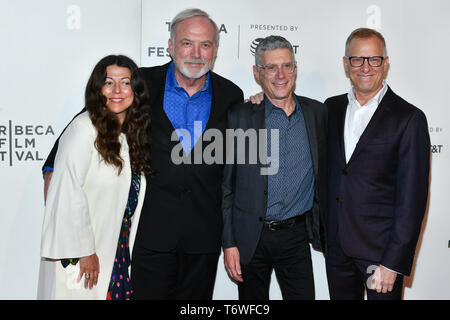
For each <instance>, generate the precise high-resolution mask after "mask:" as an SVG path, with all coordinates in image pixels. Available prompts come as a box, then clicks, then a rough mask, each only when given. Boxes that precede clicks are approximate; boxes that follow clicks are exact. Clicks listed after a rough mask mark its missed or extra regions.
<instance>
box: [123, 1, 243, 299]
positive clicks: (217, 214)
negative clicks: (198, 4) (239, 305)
mask: <svg viewBox="0 0 450 320" xmlns="http://www.w3.org/2000/svg"><path fill="white" fill-rule="evenodd" d="M218 46H219V30H218V28H217V25H216V24H215V23H214V21H213V20H212V19H211V18H210V17H209V16H208V14H207V13H205V12H203V11H201V10H199V9H188V10H185V11H182V12H180V13H179V14H178V15H177V16H175V18H174V19H173V20H172V23H171V37H170V39H169V51H170V54H171V57H172V60H173V61H171V62H170V63H168V64H166V65H163V66H158V67H152V68H141V72H142V74H143V77H144V79H146V80H147V85H148V89H149V92H150V98H151V108H152V110H151V121H152V128H151V133H150V139H151V140H150V141H151V148H152V150H151V151H152V154H151V159H152V160H151V165H152V169H153V170H154V172H155V174H154V175H153V176H151V177H147V181H148V185H149V186H148V192H147V193H146V197H145V201H144V205H143V209H142V214H141V219H140V222H139V227H138V231H137V235H136V242H135V245H134V251H133V261H132V267H131V268H132V271H131V277H132V282H133V290H134V292H133V298H134V299H212V294H213V289H214V282H215V277H216V271H217V262H218V258H219V254H220V247H221V234H222V221H221V211H220V207H221V189H220V185H221V179H222V172H223V165H222V164H218V163H213V164H207V163H205V162H204V161H203V160H202V161H201V163H196V164H192V163H193V162H191V164H190V163H181V164H179V165H176V164H175V163H174V162H173V160H172V159H171V151H172V149H173V148H174V147H175V146H176V145H177V144H178V143H181V145H182V147H183V148H182V150H183V152H184V155H187V156H191V155H192V154H193V153H194V148H200V149H202V150H201V151H202V153H203V150H204V148H206V147H207V146H208V144H207V143H206V142H203V143H202V135H203V133H205V130H208V129H218V130H220V131H221V132H222V134H223V136H225V128H226V115H227V111H228V108H229V107H230V106H232V105H233V104H236V103H239V102H241V101H242V100H243V93H242V90H241V89H239V88H238V87H237V86H236V85H235V84H233V83H232V82H231V81H229V80H227V79H225V78H222V77H221V76H219V75H217V74H215V73H214V72H212V71H211V69H212V68H213V66H214V62H215V59H216V56H217V50H218ZM194 122H195V126H196V127H195V130H194ZM199 124H201V128H200V127H199ZM176 130H183V131H184V132H189V136H190V139H186V137H185V136H184V135H183V136H180V135H178V136H179V137H180V139H179V140H177V141H172V140H171V136H172V133H173V132H174V131H176ZM198 132H201V136H199V134H198ZM194 133H195V134H194ZM189 140H190V141H189ZM222 154H225V152H223V153H222Z"/></svg>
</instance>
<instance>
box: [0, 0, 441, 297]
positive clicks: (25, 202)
mask: <svg viewBox="0 0 450 320" xmlns="http://www.w3.org/2000/svg"><path fill="white" fill-rule="evenodd" d="M190 7H199V8H202V9H203V10H205V11H207V12H209V13H210V14H211V16H212V18H213V19H214V20H215V21H216V22H217V24H218V25H219V28H220V29H221V42H220V48H219V56H218V59H217V62H216V65H215V71H216V72H217V73H219V74H221V75H223V76H225V77H227V78H229V79H231V80H233V81H234V82H235V83H236V84H238V85H239V86H240V87H241V88H242V89H243V91H244V94H245V95H246V96H249V95H250V94H252V93H255V92H258V91H260V89H259V87H258V86H257V84H256V83H255V81H254V80H253V76H252V72H251V66H252V64H253V63H254V57H253V55H252V53H251V50H250V48H251V45H252V43H253V42H254V41H256V40H257V38H260V37H265V36H267V35H270V34H280V35H282V36H284V37H286V38H287V39H289V40H290V41H291V42H292V43H293V45H294V47H295V49H296V56H297V60H298V63H299V76H298V80H297V88H296V93H297V94H301V95H305V96H309V97H311V98H314V99H317V100H320V101H324V100H325V99H326V98H327V97H328V96H332V95H336V94H340V93H344V92H346V91H347V90H348V87H349V82H348V80H347V79H346V78H345V74H344V70H343V67H342V56H343V54H344V43H345V40H346V38H347V36H348V34H349V33H350V32H351V31H352V30H353V29H355V28H357V27H361V26H368V27H372V28H376V29H378V30H380V31H381V32H382V33H383V35H384V36H385V38H386V41H387V46H388V53H389V56H390V62H391V69H390V73H389V77H388V83H389V85H390V86H391V87H392V88H393V90H394V91H395V92H396V93H397V94H399V95H400V96H402V97H403V98H405V99H406V100H408V101H409V102H411V103H413V104H414V105H416V106H418V107H419V108H421V109H422V110H423V111H424V112H425V114H426V115H427V118H428V123H429V128H430V135H431V141H432V145H433V147H432V151H433V153H432V176H431V188H430V200H429V210H428V212H427V215H426V218H425V221H424V225H423V228H422V233H421V239H420V243H419V246H418V249H417V255H416V261H415V267H414V270H413V274H412V276H411V277H408V278H407V279H406V284H407V286H406V288H405V293H404V298H405V299H450V292H449V291H448V290H447V286H448V285H450V275H449V274H448V270H450V255H449V251H450V249H449V247H450V243H449V240H450V232H449V231H450V216H449V215H448V214H447V212H448V211H447V208H448V207H449V204H450V203H449V200H448V189H447V188H448V187H449V184H448V181H449V180H450V174H449V169H448V166H445V164H448V163H449V158H448V152H447V149H446V148H447V146H448V145H449V144H448V143H449V141H450V137H449V133H448V130H449V126H448V122H449V116H450V111H448V107H447V106H446V105H445V101H446V100H445V98H444V95H446V94H447V92H448V91H449V89H450V88H449V84H448V80H447V74H448V73H449V72H450V59H448V57H447V53H448V51H449V49H450V40H449V36H448V34H449V32H450V21H449V20H448V14H449V13H450V2H449V1H448V0H433V1H423V0H408V1H405V0H397V1H388V0H378V1H366V0H341V1H333V0H318V1H315V2H311V1H305V0H297V1H295V2H293V1H289V0H277V1H268V0H249V1H245V2H244V1H242V0H240V1H238V0H228V1H213V0H191V1H183V0H165V1H164V2H163V3H161V2H157V1H154V0H96V1H89V0H71V1H68V0H41V1H33V0H18V1H2V2H1V4H0V40H1V41H0V50H1V51H0V52H1V54H0V56H1V58H2V63H1V64H0V88H1V93H2V99H0V177H1V179H0V190H1V192H0V201H1V204H2V205H1V208H2V209H1V211H0V221H1V226H2V232H1V233H0V274H2V277H0V289H1V290H0V299H34V298H35V296H36V287H37V275H38V262H39V246H40V232H41V225H42V218H43V194H42V176H41V173H40V168H41V166H42V164H43V162H44V159H45V157H46V155H47V154H48V152H49V150H50V148H51V146H52V145H53V142H54V140H55V138H56V136H58V135H59V134H60V132H61V130H62V129H63V128H64V126H65V125H66V124H67V122H68V121H70V119H71V118H72V117H73V115H74V114H75V113H77V112H78V111H79V110H80V109H81V108H82V106H83V93H84V87H85V84H86V82H87V78H88V76H89V74H90V72H91V71H92V68H93V66H94V64H95V63H96V62H97V61H98V60H99V59H100V58H101V57H103V56H105V55H107V54H111V53H114V54H119V53H120V54H126V55H128V56H130V57H131V58H132V59H134V60H135V61H136V62H137V63H138V64H139V65H141V66H152V65H156V64H163V63H165V62H167V61H168V60H169V58H168V56H167V52H166V49H167V39H168V38H169V24H170V21H171V19H172V18H173V16H174V15H175V14H176V13H177V12H179V11H181V10H183V9H186V8H190ZM313 264H314V272H315V274H314V276H315V282H316V297H317V299H328V298H329V296H328V291H327V290H328V289H327V283H326V275H325V269H324V259H323V257H322V254H321V253H319V252H313ZM214 298H215V299H236V298H237V288H236V286H235V285H234V283H232V282H231V281H230V280H229V279H228V277H227V276H226V274H225V271H224V268H223V262H222V260H220V262H219V268H218V275H217V281H216V288H215V292H214ZM271 298H272V299H280V298H281V295H280V292H279V288H278V285H277V283H276V280H275V277H273V281H272V287H271Z"/></svg>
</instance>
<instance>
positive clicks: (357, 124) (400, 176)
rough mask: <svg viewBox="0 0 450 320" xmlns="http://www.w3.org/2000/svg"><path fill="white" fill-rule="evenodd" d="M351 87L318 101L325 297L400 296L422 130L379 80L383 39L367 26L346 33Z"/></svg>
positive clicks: (418, 115) (421, 120) (424, 143)
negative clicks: (323, 113) (324, 173)
mask: <svg viewBox="0 0 450 320" xmlns="http://www.w3.org/2000/svg"><path fill="white" fill-rule="evenodd" d="M343 62H344V68H345V71H346V75H347V77H348V78H350V81H351V84H352V88H351V90H350V91H349V93H348V94H343V95H340V96H336V97H331V98H329V99H327V100H326V101H325V104H326V105H327V106H328V110H329V131H328V164H329V171H328V173H329V183H328V200H329V212H328V232H327V235H328V237H327V238H328V254H327V258H326V265H327V277H328V285H329V291H330V297H331V299H363V298H364V289H365V287H366V289H367V298H368V299H401V298H402V286H403V276H404V275H409V273H410V272H411V268H412V264H413V259H414V253H415V248H416V244H417V240H418V237H419V233H420V229H421V224H422V220H423V216H424V213H425V210H426V203H427V196H428V184H429V169H430V138H429V134H428V125H427V120H426V117H425V115H424V113H423V112H422V111H421V110H419V109H418V108H416V107H414V106H413V105H411V104H410V103H408V102H406V101H405V100H403V99H402V98H400V97H399V96H397V95H396V94H395V93H394V92H393V91H392V90H391V88H390V87H389V86H388V85H387V84H386V82H385V78H386V76H387V72H388V69H389V57H388V56H387V50H386V43H385V40H384V38H383V36H382V35H381V34H380V33H379V32H377V31H375V30H372V29H367V28H360V29H357V30H355V31H353V32H352V33H351V34H350V36H349V37H348V39H347V43H346V48H345V56H344V58H343Z"/></svg>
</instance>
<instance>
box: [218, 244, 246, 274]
mask: <svg viewBox="0 0 450 320" xmlns="http://www.w3.org/2000/svg"><path fill="white" fill-rule="evenodd" d="M223 253H224V258H223V259H224V264H225V269H227V272H228V274H229V275H230V277H231V278H233V279H234V280H236V281H239V282H244V280H243V279H242V271H241V263H240V255H239V250H238V248H237V247H232V248H228V249H225V250H224V251H223Z"/></svg>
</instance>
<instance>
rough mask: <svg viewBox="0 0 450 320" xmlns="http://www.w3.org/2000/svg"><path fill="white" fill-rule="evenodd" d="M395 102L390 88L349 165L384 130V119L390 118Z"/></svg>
mask: <svg viewBox="0 0 450 320" xmlns="http://www.w3.org/2000/svg"><path fill="white" fill-rule="evenodd" d="M394 100H395V96H394V92H393V91H392V90H391V88H389V87H388V90H387V91H386V94H385V95H384V97H383V99H382V100H381V102H380V104H379V105H378V107H377V110H376V111H375V113H374V114H373V116H372V118H371V119H370V121H369V123H368V124H367V127H366V129H365V130H364V132H363V133H362V135H361V137H360V138H359V141H358V143H357V144H356V147H355V150H354V151H353V154H352V156H351V157H350V160H349V162H348V165H350V163H351V162H352V160H353V159H354V158H355V157H356V156H357V155H358V153H359V152H361V150H362V149H363V147H364V146H365V145H366V144H367V143H368V142H369V141H370V140H371V139H372V138H373V137H374V136H376V134H377V133H378V132H380V131H381V130H382V125H383V122H384V119H385V118H386V117H389V113H390V112H391V106H392V103H393V102H394Z"/></svg>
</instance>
